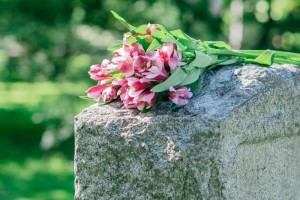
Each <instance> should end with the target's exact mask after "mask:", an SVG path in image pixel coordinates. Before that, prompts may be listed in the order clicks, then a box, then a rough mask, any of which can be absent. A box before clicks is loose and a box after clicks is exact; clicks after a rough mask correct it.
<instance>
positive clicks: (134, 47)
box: [130, 43, 145, 58]
mask: <svg viewBox="0 0 300 200" xmlns="http://www.w3.org/2000/svg"><path fill="white" fill-rule="evenodd" d="M144 55H145V50H144V48H143V46H142V45H140V44H138V43H133V44H131V45H130V56H131V57H132V58H136V57H138V56H144Z"/></svg>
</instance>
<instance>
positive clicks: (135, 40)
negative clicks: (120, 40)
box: [126, 36, 149, 49]
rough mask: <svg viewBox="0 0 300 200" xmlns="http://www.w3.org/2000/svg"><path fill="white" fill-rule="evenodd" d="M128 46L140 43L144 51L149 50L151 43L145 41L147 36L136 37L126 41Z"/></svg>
mask: <svg viewBox="0 0 300 200" xmlns="http://www.w3.org/2000/svg"><path fill="white" fill-rule="evenodd" d="M126 42H127V43H128V44H133V43H139V44H141V45H142V46H143V48H144V49H148V47H149V43H148V42H147V41H146V40H145V36H135V37H131V38H129V39H128V40H126Z"/></svg>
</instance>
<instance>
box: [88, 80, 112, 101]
mask: <svg viewBox="0 0 300 200" xmlns="http://www.w3.org/2000/svg"><path fill="white" fill-rule="evenodd" d="M108 87H109V84H104V85H96V86H93V87H91V88H89V89H88V90H87V91H86V92H87V96H88V97H89V98H91V99H94V100H95V101H99V100H100V98H101V97H102V92H103V90H105V89H106V88H108Z"/></svg>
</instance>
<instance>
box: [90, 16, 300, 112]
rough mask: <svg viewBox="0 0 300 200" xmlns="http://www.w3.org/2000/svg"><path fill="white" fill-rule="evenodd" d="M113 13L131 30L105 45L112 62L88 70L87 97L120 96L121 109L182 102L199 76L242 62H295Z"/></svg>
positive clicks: (290, 56) (293, 57)
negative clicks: (133, 22) (113, 43)
mask: <svg viewBox="0 0 300 200" xmlns="http://www.w3.org/2000/svg"><path fill="white" fill-rule="evenodd" d="M112 13H113V15H114V16H115V17H116V18H117V19H118V20H119V21H120V22H121V23H122V24H123V25H125V26H126V27H127V28H128V29H129V30H130V31H129V32H128V33H125V34H124V37H123V42H122V43H121V44H119V45H116V46H114V47H112V48H110V50H111V51H113V52H114V57H113V58H112V59H111V60H106V59H105V60H103V62H102V63H101V64H97V65H93V66H91V68H90V71H89V74H90V78H91V79H93V80H95V81H97V82H98V85H96V86H93V87H91V88H89V89H88V90H87V96H88V97H89V98H91V99H94V100H95V101H98V102H102V103H109V102H111V101H114V100H120V101H122V103H123V105H124V108H125V109H130V108H137V109H138V110H140V111H142V112H146V111H149V109H150V108H151V107H152V106H153V105H154V104H155V103H156V101H157V100H158V99H159V100H161V99H169V100H171V101H172V102H173V105H174V106H183V105H185V104H187V103H188V101H189V100H190V98H191V97H192V96H193V93H192V92H195V91H196V90H197V89H198V87H199V77H200V76H201V74H202V73H203V72H205V71H206V70H209V69H212V68H215V67H219V66H224V65H233V64H246V63H255V64H258V65H262V66H265V67H269V66H271V65H272V64H273V63H285V64H295V65H300V55H299V54H296V53H290V52H280V51H271V50H266V51H262V50H240V51H237V50H232V49H231V48H230V46H229V45H228V44H226V43H225V42H222V41H208V42H202V41H201V40H196V39H193V38H191V37H189V36H188V35H187V34H185V33H184V32H182V31H181V30H179V29H178V30H174V31H167V30H166V29H165V28H164V27H163V26H162V25H159V24H153V25H151V24H147V25H146V24H145V25H141V26H138V27H133V26H132V25H130V24H128V23H127V22H126V21H125V20H124V19H123V18H122V17H120V16H119V15H118V14H116V13H115V12H113V11H112Z"/></svg>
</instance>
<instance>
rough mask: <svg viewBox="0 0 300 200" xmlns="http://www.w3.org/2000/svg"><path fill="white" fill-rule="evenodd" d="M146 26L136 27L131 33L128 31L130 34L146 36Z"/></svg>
mask: <svg viewBox="0 0 300 200" xmlns="http://www.w3.org/2000/svg"><path fill="white" fill-rule="evenodd" d="M147 27H148V25H146V24H143V25H140V26H138V27H136V28H135V29H133V30H132V31H130V33H131V34H132V35H133V34H146V30H147Z"/></svg>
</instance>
